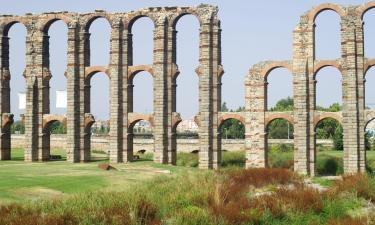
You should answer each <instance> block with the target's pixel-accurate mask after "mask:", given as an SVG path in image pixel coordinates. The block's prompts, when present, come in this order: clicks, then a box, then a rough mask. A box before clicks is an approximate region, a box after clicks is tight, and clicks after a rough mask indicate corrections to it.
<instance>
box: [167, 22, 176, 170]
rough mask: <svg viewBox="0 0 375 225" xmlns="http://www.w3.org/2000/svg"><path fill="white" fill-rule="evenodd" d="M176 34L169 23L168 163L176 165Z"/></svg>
mask: <svg viewBox="0 0 375 225" xmlns="http://www.w3.org/2000/svg"><path fill="white" fill-rule="evenodd" d="M176 34H177V31H176V30H175V27H174V26H173V24H169V26H168V31H167V35H168V36H167V41H168V43H167V57H168V58H167V60H168V61H167V63H168V66H169V67H168V75H167V88H168V102H167V103H168V109H167V110H168V112H167V114H168V121H167V123H168V128H167V129H168V163H169V164H172V165H176V162H177V131H176V127H175V124H173V116H174V114H173V112H176V98H177V96H176V88H177V84H176V79H177V74H178V73H179V72H178V69H177V65H176V63H175V62H176V61H175V60H176V57H177V55H176V53H177V49H176Z"/></svg>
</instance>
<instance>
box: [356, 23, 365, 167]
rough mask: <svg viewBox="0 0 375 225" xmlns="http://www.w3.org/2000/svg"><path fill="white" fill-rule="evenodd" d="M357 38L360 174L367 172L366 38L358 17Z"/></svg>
mask: <svg viewBox="0 0 375 225" xmlns="http://www.w3.org/2000/svg"><path fill="white" fill-rule="evenodd" d="M355 18H356V20H355V26H356V28H355V32H356V34H355V37H356V41H355V43H356V64H357V68H356V70H357V88H358V99H357V102H358V123H359V128H358V132H359V134H358V138H359V155H358V170H359V172H366V146H365V135H366V134H365V129H366V121H365V107H366V104H365V80H366V79H365V78H366V74H365V71H364V65H365V59H364V37H363V21H362V19H361V18H360V17H359V16H358V17H357V16H355Z"/></svg>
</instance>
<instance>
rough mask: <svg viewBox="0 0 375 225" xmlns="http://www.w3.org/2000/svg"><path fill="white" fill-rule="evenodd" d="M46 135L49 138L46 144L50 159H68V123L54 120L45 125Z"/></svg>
mask: <svg viewBox="0 0 375 225" xmlns="http://www.w3.org/2000/svg"><path fill="white" fill-rule="evenodd" d="M44 135H47V136H48V139H49V140H48V142H49V143H47V146H45V147H46V149H45V151H46V153H45V154H48V156H49V157H47V158H48V159H49V161H61V160H66V150H65V149H66V124H65V123H63V122H61V121H58V120H52V121H50V122H48V123H47V124H46V125H45V128H44Z"/></svg>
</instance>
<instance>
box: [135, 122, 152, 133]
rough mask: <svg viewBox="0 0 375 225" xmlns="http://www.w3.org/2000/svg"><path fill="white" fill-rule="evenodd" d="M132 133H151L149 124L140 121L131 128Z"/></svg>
mask: <svg viewBox="0 0 375 225" xmlns="http://www.w3.org/2000/svg"><path fill="white" fill-rule="evenodd" d="M133 132H134V133H152V127H151V124H150V122H148V121H145V120H141V121H139V122H138V123H136V124H135V125H134V127H133Z"/></svg>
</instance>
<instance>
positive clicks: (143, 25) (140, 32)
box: [129, 16, 155, 65]
mask: <svg viewBox="0 0 375 225" xmlns="http://www.w3.org/2000/svg"><path fill="white" fill-rule="evenodd" d="M154 29H155V25H154V22H153V21H152V20H151V19H150V18H149V17H147V16H142V17H138V18H135V19H133V21H132V22H131V24H130V25H129V33H130V34H131V36H130V37H131V45H130V56H129V58H130V59H131V62H130V65H142V64H152V63H153V51H154Z"/></svg>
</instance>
